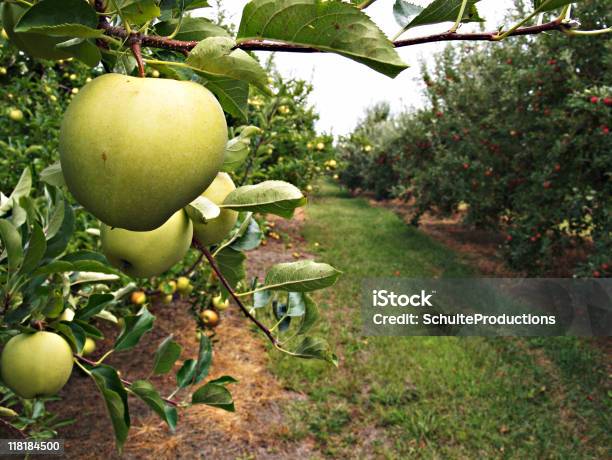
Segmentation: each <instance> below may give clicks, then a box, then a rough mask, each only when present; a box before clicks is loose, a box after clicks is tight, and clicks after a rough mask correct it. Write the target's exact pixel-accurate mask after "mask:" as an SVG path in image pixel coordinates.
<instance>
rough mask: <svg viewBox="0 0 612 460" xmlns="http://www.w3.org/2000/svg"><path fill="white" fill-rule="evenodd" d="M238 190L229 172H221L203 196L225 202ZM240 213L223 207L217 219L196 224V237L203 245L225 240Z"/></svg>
mask: <svg viewBox="0 0 612 460" xmlns="http://www.w3.org/2000/svg"><path fill="white" fill-rule="evenodd" d="M233 190H236V186H235V185H234V181H232V178H231V177H230V176H229V174H227V173H224V172H220V173H219V174H217V177H215V180H214V181H213V182H212V184H210V186H209V187H208V188H207V189H206V190H204V193H202V196H203V197H205V198H208V199H209V200H210V201H212V202H213V203H215V204H217V205H218V204H221V203H223V200H225V197H226V196H227V195H229V194H230V192H232V191H233ZM237 219H238V213H237V212H236V211H232V210H231V209H222V210H221V214H219V216H218V217H217V218H216V219H211V220H209V221H207V222H206V223H205V224H199V223H198V224H194V226H193V233H194V236H195V239H196V241H197V242H198V243H200V244H201V245H202V246H210V245H211V244H217V243H220V242H221V241H223V238H225V237H226V236H227V234H228V233H229V232H230V231H231V230H232V228H234V225H235V224H236V220H237Z"/></svg>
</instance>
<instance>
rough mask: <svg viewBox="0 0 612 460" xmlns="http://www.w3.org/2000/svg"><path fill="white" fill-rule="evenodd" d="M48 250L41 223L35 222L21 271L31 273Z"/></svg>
mask: <svg viewBox="0 0 612 460" xmlns="http://www.w3.org/2000/svg"><path fill="white" fill-rule="evenodd" d="M46 250H47V240H45V234H44V233H43V231H42V228H40V225H38V224H36V223H35V224H34V225H33V226H32V234H31V235H30V240H29V241H28V246H27V249H26V253H25V257H24V259H23V264H22V265H21V270H20V272H21V273H29V272H31V271H32V270H34V269H35V268H36V267H37V266H38V263H39V262H40V261H41V260H42V258H43V256H44V255H45V251H46Z"/></svg>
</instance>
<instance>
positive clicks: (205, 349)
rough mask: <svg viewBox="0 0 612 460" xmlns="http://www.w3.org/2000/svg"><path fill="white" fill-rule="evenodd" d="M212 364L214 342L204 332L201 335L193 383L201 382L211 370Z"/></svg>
mask: <svg viewBox="0 0 612 460" xmlns="http://www.w3.org/2000/svg"><path fill="white" fill-rule="evenodd" d="M211 364H212V343H211V342H210V339H209V338H208V336H206V335H204V334H202V335H201V337H200V351H199V353H198V360H197V362H196V366H195V371H194V373H193V384H196V383H200V382H201V381H202V380H204V378H206V376H207V375H208V372H209V370H210V365H211Z"/></svg>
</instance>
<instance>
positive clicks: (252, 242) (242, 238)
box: [230, 217, 263, 251]
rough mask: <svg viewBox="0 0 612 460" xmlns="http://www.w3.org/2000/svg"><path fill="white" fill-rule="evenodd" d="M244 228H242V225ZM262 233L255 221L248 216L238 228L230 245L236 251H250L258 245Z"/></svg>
mask: <svg viewBox="0 0 612 460" xmlns="http://www.w3.org/2000/svg"><path fill="white" fill-rule="evenodd" d="M244 226H245V227H246V229H243V227H244ZM262 237H263V233H262V231H261V229H260V228H259V224H258V223H257V221H256V220H255V219H253V218H251V217H249V218H248V219H247V220H245V222H243V224H242V226H241V227H240V229H239V230H238V235H237V237H236V239H235V240H234V241H233V242H232V244H231V245H230V247H231V248H232V249H235V250H236V251H252V250H253V249H255V248H257V247H259V245H260V244H261V239H262Z"/></svg>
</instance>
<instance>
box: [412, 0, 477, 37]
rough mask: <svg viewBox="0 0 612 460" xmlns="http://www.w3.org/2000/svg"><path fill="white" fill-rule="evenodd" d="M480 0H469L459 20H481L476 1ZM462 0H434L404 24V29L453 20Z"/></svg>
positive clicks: (455, 18) (457, 13) (456, 15)
mask: <svg viewBox="0 0 612 460" xmlns="http://www.w3.org/2000/svg"><path fill="white" fill-rule="evenodd" d="M479 1H480V0H469V1H468V3H467V7H466V8H465V12H464V13H463V18H462V19H461V22H482V21H483V19H482V18H481V17H480V16H479V15H478V11H477V10H476V3H478V2H479ZM461 4H462V0H434V1H433V2H431V3H430V4H429V5H427V7H426V8H425V9H424V10H423V11H422V12H421V13H420V14H419V15H418V16H417V17H416V18H414V19H413V20H412V21H410V22H409V23H408V24H406V25H405V26H404V30H406V29H410V28H411V27H417V26H424V25H427V24H437V23H440V22H455V21H456V20H457V17H458V16H459V11H460V10H461Z"/></svg>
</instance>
